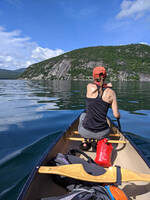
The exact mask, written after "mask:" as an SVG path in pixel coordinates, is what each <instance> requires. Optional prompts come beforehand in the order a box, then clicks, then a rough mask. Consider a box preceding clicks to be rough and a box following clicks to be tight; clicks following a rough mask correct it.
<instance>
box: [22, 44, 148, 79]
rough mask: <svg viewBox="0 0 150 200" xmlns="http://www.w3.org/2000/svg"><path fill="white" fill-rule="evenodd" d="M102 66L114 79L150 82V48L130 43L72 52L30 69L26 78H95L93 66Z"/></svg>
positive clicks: (27, 70) (110, 77)
mask: <svg viewBox="0 0 150 200" xmlns="http://www.w3.org/2000/svg"><path fill="white" fill-rule="evenodd" d="M97 65H103V66H105V67H106V69H107V73H108V78H109V79H110V80H111V81H112V80H118V79H119V80H140V81H150V46H148V45H144V44H131V45H122V46H97V47H88V48H82V49H77V50H73V51H70V52H67V53H65V54H63V55H60V56H57V57H54V58H51V59H48V60H45V61H43V62H40V63H36V64H33V65H31V66H29V67H28V68H27V69H26V71H25V72H24V73H23V74H22V76H21V78H24V79H45V80H47V79H59V80H68V79H73V80H85V79H92V77H91V75H92V70H93V67H95V66H97Z"/></svg>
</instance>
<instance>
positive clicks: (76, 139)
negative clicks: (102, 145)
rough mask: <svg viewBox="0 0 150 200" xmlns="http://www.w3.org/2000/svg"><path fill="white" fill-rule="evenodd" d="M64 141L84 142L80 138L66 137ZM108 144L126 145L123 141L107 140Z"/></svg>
mask: <svg viewBox="0 0 150 200" xmlns="http://www.w3.org/2000/svg"><path fill="white" fill-rule="evenodd" d="M65 139H66V140H72V141H81V142H83V141H84V140H85V139H84V138H82V137H80V138H79V137H66V138H65ZM87 140H88V139H87ZM90 140H91V139H90ZM108 143H117V144H126V141H125V140H108Z"/></svg>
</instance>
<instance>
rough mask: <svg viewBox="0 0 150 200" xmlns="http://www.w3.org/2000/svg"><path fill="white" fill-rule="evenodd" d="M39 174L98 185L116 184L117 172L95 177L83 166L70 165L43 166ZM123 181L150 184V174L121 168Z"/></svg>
mask: <svg viewBox="0 0 150 200" xmlns="http://www.w3.org/2000/svg"><path fill="white" fill-rule="evenodd" d="M38 172H39V173H44V174H58V175H63V176H67V177H70V178H74V179H78V180H83V181H90V182H98V183H116V180H117V172H116V167H109V168H108V169H107V171H106V173H104V174H103V175H99V176H93V175H90V174H88V173H87V172H86V171H85V170H84V168H83V166H82V164H70V165H61V166H41V167H40V168H39V170H38ZM121 177H122V178H121V181H122V182H128V181H146V182H150V174H142V173H136V172H134V171H131V170H128V169H124V168H121Z"/></svg>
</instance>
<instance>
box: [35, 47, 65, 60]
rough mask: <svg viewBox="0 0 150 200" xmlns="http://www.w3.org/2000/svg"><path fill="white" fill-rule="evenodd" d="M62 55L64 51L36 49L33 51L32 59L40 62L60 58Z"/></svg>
mask: <svg viewBox="0 0 150 200" xmlns="http://www.w3.org/2000/svg"><path fill="white" fill-rule="evenodd" d="M62 53H64V51H63V50H62V49H56V50H51V49H48V48H42V47H36V48H35V49H34V50H33V51H32V58H35V59H38V60H45V59H47V58H50V57H54V56H58V55H60V54H62Z"/></svg>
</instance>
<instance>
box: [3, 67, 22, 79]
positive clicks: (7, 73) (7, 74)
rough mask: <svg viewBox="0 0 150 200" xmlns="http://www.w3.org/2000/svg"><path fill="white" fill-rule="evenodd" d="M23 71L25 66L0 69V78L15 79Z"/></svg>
mask: <svg viewBox="0 0 150 200" xmlns="http://www.w3.org/2000/svg"><path fill="white" fill-rule="evenodd" d="M24 71H25V68H20V69H16V70H7V69H0V79H17V78H18V77H19V76H20V75H21V74H22V73H23V72H24Z"/></svg>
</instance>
